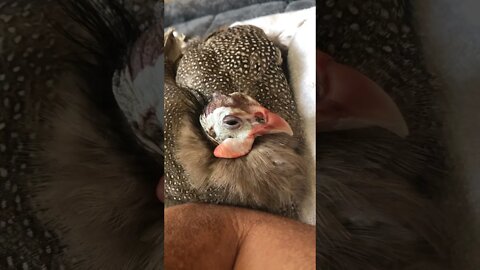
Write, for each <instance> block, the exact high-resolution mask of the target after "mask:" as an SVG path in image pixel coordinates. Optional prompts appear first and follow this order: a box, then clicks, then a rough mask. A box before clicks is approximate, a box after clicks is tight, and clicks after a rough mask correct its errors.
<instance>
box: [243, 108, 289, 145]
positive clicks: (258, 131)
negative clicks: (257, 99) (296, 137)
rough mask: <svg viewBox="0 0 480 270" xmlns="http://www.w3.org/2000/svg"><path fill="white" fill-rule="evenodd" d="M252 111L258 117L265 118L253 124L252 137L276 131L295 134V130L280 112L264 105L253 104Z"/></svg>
mask: <svg viewBox="0 0 480 270" xmlns="http://www.w3.org/2000/svg"><path fill="white" fill-rule="evenodd" d="M250 111H251V112H252V114H253V115H254V116H255V117H256V118H259V119H263V121H261V122H260V123H258V124H256V125H254V126H253V128H252V131H250V136H251V137H253V138H254V137H258V136H262V135H265V134H274V133H286V134H288V135H290V136H292V135H293V130H292V128H291V127H290V125H289V124H288V122H287V121H285V119H283V118H282V117H281V116H279V115H278V114H276V113H273V112H271V111H269V110H267V109H266V108H265V107H263V106H252V107H251V110H250Z"/></svg>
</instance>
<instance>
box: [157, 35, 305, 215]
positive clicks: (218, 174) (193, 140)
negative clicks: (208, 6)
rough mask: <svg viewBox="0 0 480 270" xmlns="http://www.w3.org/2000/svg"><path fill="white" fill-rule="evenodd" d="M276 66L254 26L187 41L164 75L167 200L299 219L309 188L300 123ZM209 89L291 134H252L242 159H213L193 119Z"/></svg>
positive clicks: (274, 52) (274, 51)
mask: <svg viewBox="0 0 480 270" xmlns="http://www.w3.org/2000/svg"><path fill="white" fill-rule="evenodd" d="M167 50H168V49H167V48H166V51H167ZM167 55H168V52H167ZM173 60H175V59H173ZM281 63H282V58H281V52H280V50H279V49H278V48H277V47H276V46H275V45H274V44H273V42H272V41H270V40H269V39H268V38H267V37H266V35H265V34H264V33H263V31H262V30H260V29H259V28H256V27H253V26H240V27H234V28H229V29H221V30H219V31H217V32H215V33H213V34H211V35H210V36H209V37H207V38H206V39H205V40H204V41H193V42H192V43H191V44H189V45H188V46H187V48H186V49H185V50H184V52H183V55H182V56H181V58H180V59H179V60H178V67H177V68H176V69H174V68H172V69H171V71H172V73H170V74H166V76H170V80H167V83H166V90H165V112H166V115H165V117H166V119H165V120H166V121H165V130H166V135H165V138H166V141H165V143H166V148H165V149H166V159H165V172H166V178H165V181H166V189H165V190H166V200H167V202H166V204H167V205H172V204H178V203H185V202H189V201H203V202H211V203H222V204H231V205H240V206H247V207H251V208H258V209H264V210H267V211H270V212H274V213H280V214H284V215H287V216H291V217H298V215H299V213H298V209H299V208H301V207H302V204H303V203H304V199H305V198H306V197H307V195H308V194H309V192H311V191H310V190H309V188H308V187H309V184H308V179H307V178H308V177H307V174H308V166H309V163H308V158H307V157H306V155H307V154H306V150H305V146H304V141H303V132H302V128H301V127H302V121H301V119H300V117H299V116H298V113H297V111H296V107H295V102H294V100H295V99H294V96H293V93H292V91H291V90H290V88H289V86H288V82H287V79H286V77H285V75H284V72H283V70H282V67H281ZM167 64H168V62H167ZM170 64H173V62H171V63H170ZM173 72H175V73H173ZM216 92H218V93H222V94H224V95H227V94H232V93H234V92H240V93H242V94H246V95H248V96H250V97H251V98H253V99H254V100H256V102H258V103H260V104H261V105H262V106H265V107H266V108H267V109H269V110H271V111H272V112H275V113H277V114H279V115H280V116H281V117H282V118H284V119H285V120H286V121H287V122H288V123H289V124H290V125H291V129H292V130H294V132H293V136H292V137H291V136H289V135H287V134H274V135H268V136H262V137H258V138H257V139H256V140H255V144H254V145H253V147H252V150H251V152H250V153H248V155H245V156H244V157H242V158H237V159H229V160H226V159H221V158H216V157H214V156H213V148H214V146H215V145H214V144H212V143H211V142H210V141H209V140H208V138H207V136H205V134H204V132H203V131H202V127H201V126H200V123H199V116H200V115H201V114H202V113H204V112H205V110H206V111H207V112H208V111H210V108H209V107H208V106H207V104H208V102H207V101H208V100H210V99H211V98H212V96H213V95H214V93H216ZM224 99H228V98H227V97H225V98H224ZM233 101H235V100H233ZM233 101H232V103H235V102H233ZM218 102H222V99H219V100H218ZM213 103H215V102H213ZM217 105H218V104H210V105H209V106H212V107H215V106H217ZM205 106H207V108H206V109H205V108H204V107H205Z"/></svg>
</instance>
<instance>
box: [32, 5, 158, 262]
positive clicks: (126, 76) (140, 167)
mask: <svg viewBox="0 0 480 270" xmlns="http://www.w3.org/2000/svg"><path fill="white" fill-rule="evenodd" d="M61 4H62V5H63V10H64V11H65V14H64V15H66V17H67V18H69V20H66V21H68V22H69V23H67V24H66V25H58V21H57V28H58V29H59V30H61V31H62V33H63V34H64V35H66V37H68V38H69V39H70V45H71V46H74V48H76V49H75V50H74V52H73V53H72V54H69V55H66V56H63V57H64V58H63V60H64V61H69V62H70V63H72V65H67V68H66V69H65V72H63V73H62V78H61V80H60V82H59V83H58V84H57V85H55V88H56V89H59V93H58V96H57V97H55V99H54V100H53V101H52V103H51V106H50V107H49V108H47V109H46V110H45V112H44V114H43V115H42V116H43V117H44V121H45V125H44V127H43V128H42V129H39V135H38V136H39V143H38V145H35V146H34V151H35V154H36V161H35V165H36V167H37V171H36V173H35V174H33V180H32V182H33V183H32V185H33V187H34V190H35V194H34V195H35V197H34V198H33V201H34V203H35V206H36V209H37V210H38V213H37V215H38V217H39V218H40V219H41V220H42V221H43V222H45V223H48V224H49V225H50V226H51V227H53V228H56V229H57V230H58V234H59V237H60V239H61V241H62V243H63V244H64V245H66V246H67V248H68V249H67V254H68V255H69V256H70V258H73V259H74V262H73V263H69V264H71V266H72V267H75V268H78V269H161V268H162V267H163V204H162V203H160V202H159V201H158V200H157V198H156V196H155V186H156V185H157V183H158V180H159V179H160V177H161V176H162V174H163V170H162V169H163V153H162V150H161V149H162V148H163V138H162V134H163V132H162V129H161V122H162V120H163V117H162V114H163V113H162V108H163V106H162V105H163V100H162V89H163V88H162V86H163V77H162V76H163V66H164V63H163V57H162V55H163V51H162V47H163V27H162V22H161V20H157V21H156V22H155V23H154V24H153V25H152V26H151V27H150V28H149V29H148V30H146V31H145V32H143V33H142V32H141V31H140V30H139V25H138V24H137V23H136V22H135V20H134V19H133V18H132V17H131V16H130V15H129V13H128V12H127V11H126V10H125V9H124V7H123V6H121V5H120V4H119V3H118V2H117V1H114V0H112V1H110V0H105V1H70V0H65V1H61ZM159 18H161V16H159ZM112 78H113V79H112ZM145 82H147V83H145Z"/></svg>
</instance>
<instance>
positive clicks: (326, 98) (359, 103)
mask: <svg viewBox="0 0 480 270" xmlns="http://www.w3.org/2000/svg"><path fill="white" fill-rule="evenodd" d="M316 118H317V121H316V122H317V131H332V130H341V129H352V128H362V127H368V126H378V127H382V128H385V129H387V130H389V131H391V132H393V133H395V134H397V135H399V136H401V137H405V136H407V135H408V127H407V124H406V122H405V120H404V118H403V116H402V114H401V112H400V110H399V109H398V107H397V105H396V104H395V103H394V102H393V100H392V99H391V98H390V97H389V96H388V95H387V94H386V93H385V92H384V91H383V89H382V88H381V87H380V86H379V85H377V84H376V83H375V82H373V81H372V80H370V79H369V78H367V77H366V76H365V75H363V74H362V73H360V72H359V71H357V70H355V69H353V68H350V67H348V66H345V65H342V64H339V63H337V62H335V61H334V60H333V59H332V57H330V56H329V55H327V54H325V53H323V52H321V51H318V50H317V112H316Z"/></svg>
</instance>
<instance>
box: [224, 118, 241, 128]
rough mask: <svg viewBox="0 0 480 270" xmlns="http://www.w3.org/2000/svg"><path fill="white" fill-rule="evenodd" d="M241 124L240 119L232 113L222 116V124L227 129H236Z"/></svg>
mask: <svg viewBox="0 0 480 270" xmlns="http://www.w3.org/2000/svg"><path fill="white" fill-rule="evenodd" d="M241 124H242V120H241V119H240V118H238V117H236V116H233V115H227V116H225V118H223V125H224V126H225V127H226V128H228V129H237V128H239V127H240V125H241Z"/></svg>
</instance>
